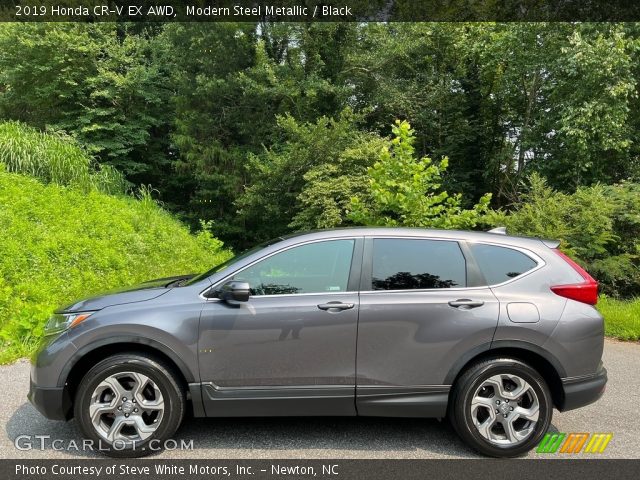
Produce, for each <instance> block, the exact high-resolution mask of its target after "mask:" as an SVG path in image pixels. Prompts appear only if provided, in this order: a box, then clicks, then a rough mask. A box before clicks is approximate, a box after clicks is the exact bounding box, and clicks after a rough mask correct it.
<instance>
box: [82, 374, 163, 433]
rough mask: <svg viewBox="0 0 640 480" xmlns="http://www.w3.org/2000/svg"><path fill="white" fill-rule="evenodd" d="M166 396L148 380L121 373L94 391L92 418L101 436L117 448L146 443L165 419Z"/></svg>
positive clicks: (90, 410) (90, 407)
mask: <svg viewBox="0 0 640 480" xmlns="http://www.w3.org/2000/svg"><path fill="white" fill-rule="evenodd" d="M164 410H165V405H164V398H163V397H162V392H160V389H159V388H158V386H157V385H156V384H155V382H154V381H153V380H151V379H150V378H149V377H148V376H146V375H144V374H141V373H138V372H119V373H115V374H113V375H110V376H109V377H107V378H105V379H104V380H103V381H102V382H100V383H99V384H98V386H97V387H96V388H95V390H94V391H93V394H92V396H91V402H90V404H89V417H90V418H91V423H92V424H93V427H94V428H95V430H96V432H97V433H98V435H99V436H100V437H101V438H103V439H104V440H106V441H107V442H108V443H109V444H111V445H113V444H114V442H119V444H120V445H123V444H124V445H128V444H131V443H133V442H143V441H144V440H146V439H147V438H149V437H150V436H151V435H152V434H153V433H154V432H155V431H156V430H157V428H158V427H159V425H160V423H161V422H162V418H163V416H164Z"/></svg>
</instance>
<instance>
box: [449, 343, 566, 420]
mask: <svg viewBox="0 0 640 480" xmlns="http://www.w3.org/2000/svg"><path fill="white" fill-rule="evenodd" d="M497 356H499V357H508V358H515V359H517V360H520V361H522V362H525V363H527V364H528V365H530V366H531V367H533V368H534V369H535V370H536V371H537V372H538V373H540V375H541V376H542V378H543V379H544V380H545V382H546V383H547V385H548V387H549V390H550V391H551V397H552V399H553V404H554V406H556V408H557V407H558V406H559V405H562V403H563V400H564V399H563V396H564V389H563V387H562V381H561V378H563V377H565V376H566V374H565V371H564V368H562V365H561V364H560V362H559V361H558V359H557V358H555V357H554V356H553V355H552V354H550V353H549V352H547V351H546V350H543V349H542V348H541V347H539V346H537V345H534V344H531V343H528V342H522V341H511V340H499V341H496V342H493V343H491V344H486V345H482V346H480V347H478V348H476V349H474V350H472V351H470V352H468V353H467V354H466V355H463V356H462V357H460V359H459V360H458V362H456V364H455V365H454V366H453V367H452V368H451V370H450V371H449V373H448V374H447V377H446V379H445V382H444V383H445V384H446V385H455V384H456V382H457V381H458V378H460V376H461V375H462V374H463V373H464V372H465V371H466V370H467V369H468V368H469V367H470V366H471V365H472V364H474V363H476V362H478V361H482V360H485V359H487V358H492V357H497ZM453 390H454V389H453V388H452V389H451V391H452V392H453Z"/></svg>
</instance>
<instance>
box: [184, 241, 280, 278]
mask: <svg viewBox="0 0 640 480" xmlns="http://www.w3.org/2000/svg"><path fill="white" fill-rule="evenodd" d="M282 240H283V239H282V237H278V238H273V239H271V240H269V241H267V242H264V243H261V244H259V245H256V246H255V247H253V248H250V249H248V250H245V251H244V252H242V253H240V254H238V255H235V256H233V257H231V258H230V259H229V260H226V261H224V262H222V263H220V264H219V265H216V266H215V267H213V268H211V269H209V270H207V271H206V272H204V273H201V274H200V275H196V276H195V277H193V278H191V279H189V281H188V282H186V283H185V285H191V284H194V283H196V282H199V281H200V280H203V279H205V278H207V277H210V276H211V275H213V274H214V273H218V272H221V271H223V270H224V269H225V268H227V267H228V266H229V265H231V264H233V263H236V262H238V261H240V260H242V259H243V258H246V257H248V256H249V255H253V254H254V253H255V252H257V251H258V250H262V249H263V248H265V247H268V246H270V245H273V244H274V243H278V242H280V241H282Z"/></svg>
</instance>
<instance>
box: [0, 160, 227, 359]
mask: <svg viewBox="0 0 640 480" xmlns="http://www.w3.org/2000/svg"><path fill="white" fill-rule="evenodd" d="M0 232H1V234H0V235H1V239H2V241H0V347H1V348H0V362H3V361H6V360H8V359H12V358H16V357H17V356H22V355H25V354H28V353H29V352H30V350H31V349H32V348H33V345H34V343H35V341H36V340H37V338H38V337H39V336H40V335H41V334H42V327H43V325H44V322H45V321H46V319H47V318H48V316H49V315H50V314H51V312H52V311H53V309H55V308H57V307H59V306H61V305H62V304H65V303H68V302H70V301H72V300H74V299H76V298H79V297H83V296H87V295H90V294H92V293H96V292H99V291H104V290H108V289H112V288H115V287H122V286H124V285H131V284H135V283H139V282H141V281H144V280H149V279H152V278H161V277H166V276H169V275H177V274H182V273H190V272H198V271H203V270H205V269H207V268H208V267H210V266H212V265H214V264H217V263H220V262H221V261H223V260H224V259H226V257H227V256H228V252H226V251H225V250H223V248H222V244H221V242H220V241H218V240H216V239H214V238H213V237H212V236H211V235H210V233H209V232H208V231H206V230H203V231H202V232H201V233H200V234H199V235H198V236H193V235H192V234H191V233H189V230H188V229H187V228H186V227H185V226H184V225H182V224H180V223H179V222H178V221H176V220H175V219H174V218H172V217H171V215H170V214H168V213H167V212H165V211H163V210H162V209H160V208H159V207H158V206H157V204H156V203H155V202H154V201H153V200H151V199H150V198H149V197H146V198H142V199H135V198H132V197H127V196H118V197H116V196H110V195H106V194H103V193H101V192H98V191H97V190H95V189H92V190H90V191H85V190H83V189H77V188H69V187H61V186H59V185H56V184H53V183H52V184H49V185H43V184H42V183H40V182H39V181H37V180H35V179H31V178H28V177H26V176H23V175H19V174H15V173H8V172H6V171H4V165H3V164H2V163H0Z"/></svg>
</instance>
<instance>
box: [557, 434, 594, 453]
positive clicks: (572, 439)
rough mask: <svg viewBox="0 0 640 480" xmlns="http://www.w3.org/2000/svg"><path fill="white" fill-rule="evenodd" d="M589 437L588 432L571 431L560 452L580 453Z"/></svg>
mask: <svg viewBox="0 0 640 480" xmlns="http://www.w3.org/2000/svg"><path fill="white" fill-rule="evenodd" d="M587 438H589V434H588V433H570V434H569V435H568V436H567V439H566V440H565V442H564V443H563V444H562V448H560V453H580V450H582V447H583V445H584V444H585V442H586V441H587Z"/></svg>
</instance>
